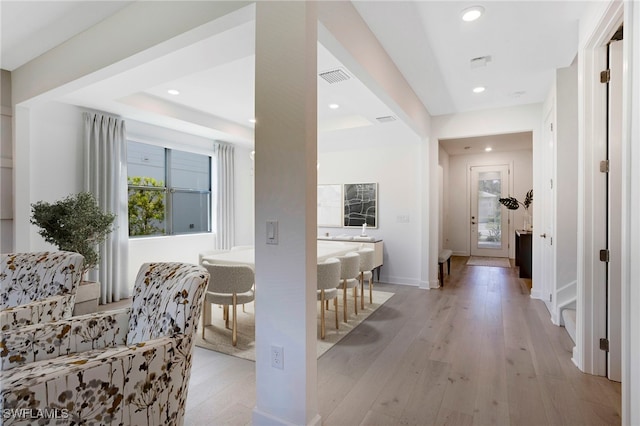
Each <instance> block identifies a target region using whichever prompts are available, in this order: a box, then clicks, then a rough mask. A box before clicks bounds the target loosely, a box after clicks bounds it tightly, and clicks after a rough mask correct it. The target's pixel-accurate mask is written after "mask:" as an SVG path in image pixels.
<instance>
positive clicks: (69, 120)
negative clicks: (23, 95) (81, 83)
mask: <svg viewBox="0 0 640 426" xmlns="http://www.w3.org/2000/svg"><path fill="white" fill-rule="evenodd" d="M29 125H30V130H29V132H30V135H31V143H30V153H29V170H30V177H29V182H30V187H27V188H25V187H24V182H23V181H17V182H16V191H20V192H23V193H24V194H28V197H29V204H32V203H35V202H38V201H47V202H53V201H57V200H59V199H61V198H64V197H66V196H68V195H71V194H75V193H78V192H80V191H82V190H83V189H84V185H83V153H84V148H83V144H82V129H83V121H82V110H81V109H80V108H78V107H75V106H71V105H67V104H63V103H58V102H46V103H43V104H41V105H37V106H34V107H32V108H31V115H30V120H29ZM16 167H20V165H16ZM30 216H31V211H30V210H29V217H30ZM37 231H38V229H37V227H35V226H33V225H31V226H30V227H29V235H28V236H27V235H21V236H17V237H19V238H28V240H29V249H30V250H45V249H52V248H54V247H53V246H51V245H50V244H47V243H45V242H44V240H43V239H42V237H40V235H38V232H37Z"/></svg>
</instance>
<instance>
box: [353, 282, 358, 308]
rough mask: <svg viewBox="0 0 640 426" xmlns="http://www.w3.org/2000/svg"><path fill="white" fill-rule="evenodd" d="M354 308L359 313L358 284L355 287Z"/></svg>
mask: <svg viewBox="0 0 640 426" xmlns="http://www.w3.org/2000/svg"><path fill="white" fill-rule="evenodd" d="M353 310H354V311H355V313H356V315H358V284H356V286H355V287H354V288H353Z"/></svg>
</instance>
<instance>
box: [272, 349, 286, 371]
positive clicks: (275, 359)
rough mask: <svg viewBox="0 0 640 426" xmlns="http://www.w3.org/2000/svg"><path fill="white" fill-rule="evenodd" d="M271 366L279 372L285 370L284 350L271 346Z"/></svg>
mask: <svg viewBox="0 0 640 426" xmlns="http://www.w3.org/2000/svg"><path fill="white" fill-rule="evenodd" d="M271 366H272V367H273V368H277V369H278V370H284V348H283V347H282V346H274V345H271Z"/></svg>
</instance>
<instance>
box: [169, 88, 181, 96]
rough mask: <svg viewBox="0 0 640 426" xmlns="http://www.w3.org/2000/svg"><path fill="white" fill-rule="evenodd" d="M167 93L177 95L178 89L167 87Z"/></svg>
mask: <svg viewBox="0 0 640 426" xmlns="http://www.w3.org/2000/svg"><path fill="white" fill-rule="evenodd" d="M167 93H168V94H170V95H174V96H175V95H179V94H180V91H179V90H176V89H169V90H167Z"/></svg>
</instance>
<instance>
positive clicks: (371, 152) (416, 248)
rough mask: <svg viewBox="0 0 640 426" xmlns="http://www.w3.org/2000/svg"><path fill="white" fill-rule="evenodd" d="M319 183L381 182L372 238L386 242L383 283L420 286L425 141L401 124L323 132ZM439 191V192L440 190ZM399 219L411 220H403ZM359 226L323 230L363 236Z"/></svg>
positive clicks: (319, 144) (371, 230)
mask: <svg viewBox="0 0 640 426" xmlns="http://www.w3.org/2000/svg"><path fill="white" fill-rule="evenodd" d="M318 151H319V153H318V161H319V163H320V168H319V170H318V183H319V184H336V183H339V184H344V183H366V182H377V183H378V228H377V229H371V228H368V229H367V234H368V235H371V236H374V237H377V238H381V239H383V240H384V266H383V267H382V270H381V280H382V281H387V282H393V283H396V284H409V285H415V286H418V285H419V284H420V282H419V281H420V261H421V259H420V241H421V232H424V231H422V230H421V225H420V222H421V215H422V212H421V207H420V192H421V191H424V190H425V188H428V185H427V184H423V183H422V182H421V181H420V179H421V178H420V176H421V174H420V173H421V172H420V142H419V138H418V136H417V135H415V133H413V132H412V131H411V130H409V129H408V128H407V127H406V126H405V125H403V124H402V123H400V122H395V123H387V124H378V125H373V126H368V127H362V128H357V129H349V130H341V131H335V132H327V133H324V134H321V135H320V137H319V141H318ZM433 190H436V188H435V187H434V188H433ZM399 216H406V217H408V219H409V221H408V222H406V223H405V222H402V218H399ZM360 231H361V230H360V229H359V228H358V229H355V228H319V229H318V233H319V234H324V233H325V232H329V233H330V234H331V235H339V234H348V235H358V234H359V233H360Z"/></svg>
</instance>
